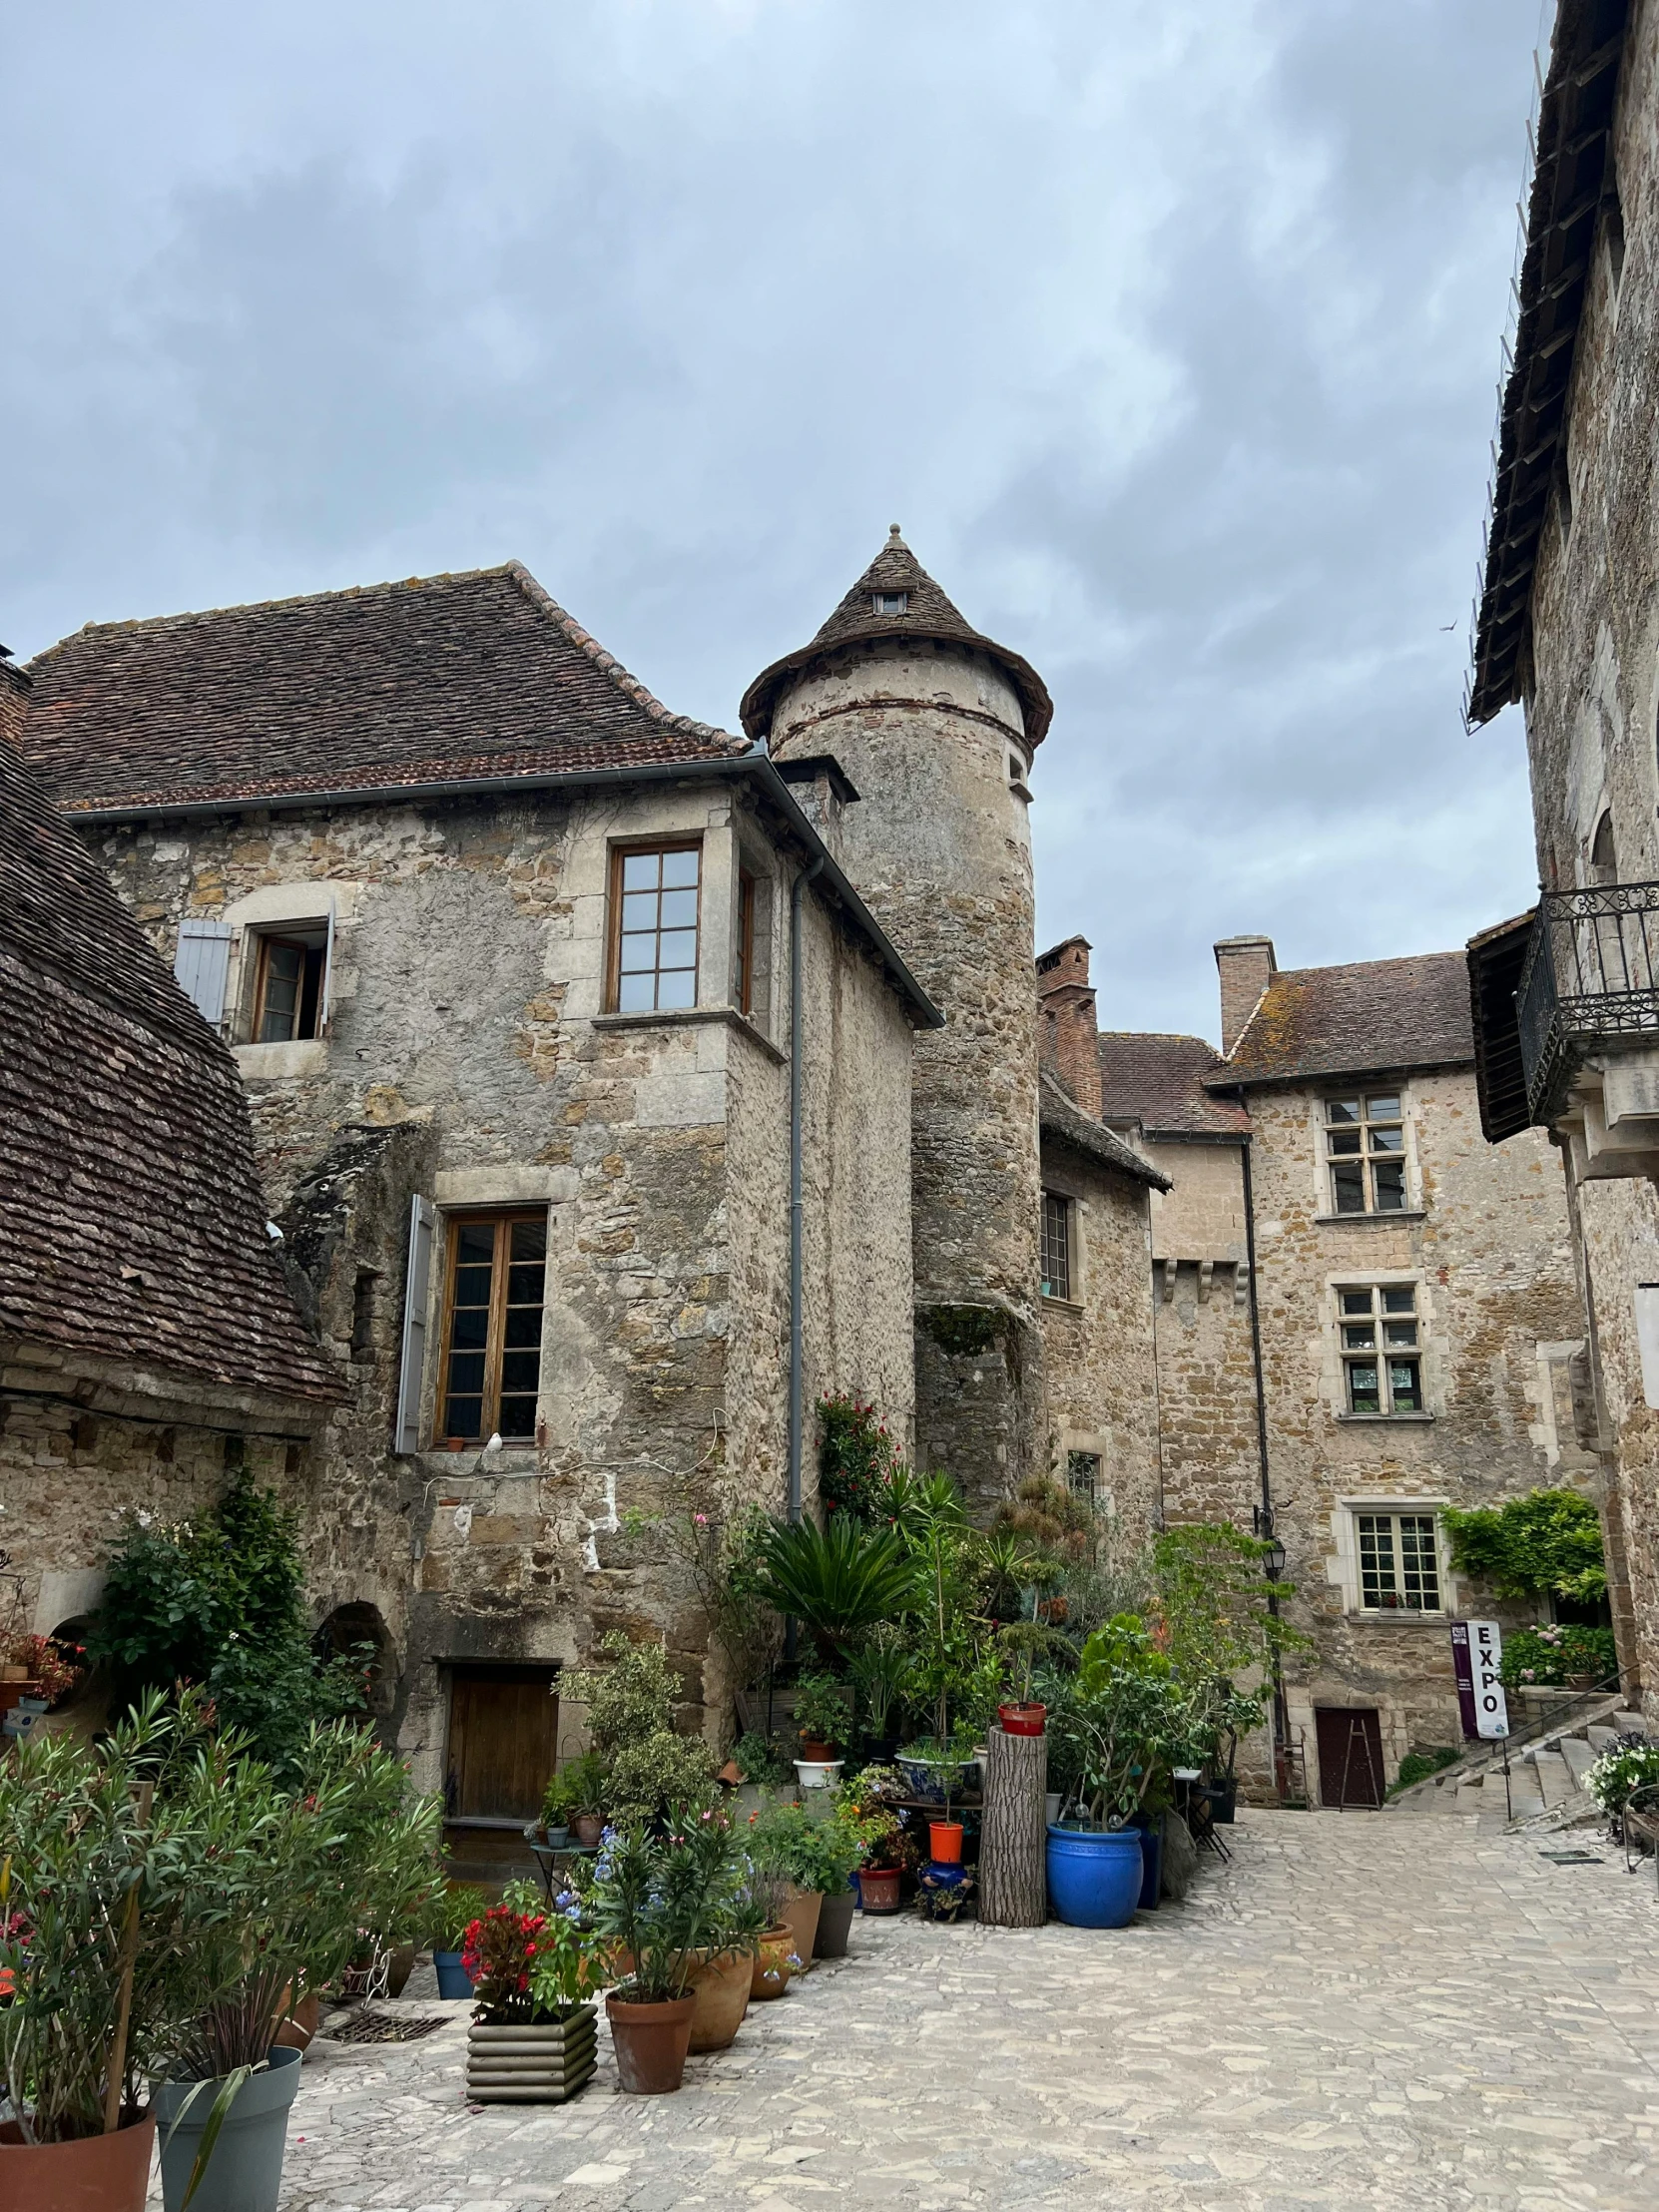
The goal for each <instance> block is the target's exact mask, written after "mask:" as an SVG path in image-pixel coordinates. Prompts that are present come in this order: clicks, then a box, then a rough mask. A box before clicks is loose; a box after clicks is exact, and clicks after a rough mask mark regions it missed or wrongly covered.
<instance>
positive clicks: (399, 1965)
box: [386, 1943, 415, 1997]
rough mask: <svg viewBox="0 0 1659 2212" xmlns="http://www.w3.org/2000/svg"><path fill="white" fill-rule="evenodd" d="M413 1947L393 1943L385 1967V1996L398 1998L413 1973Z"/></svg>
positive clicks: (411, 1944) (410, 1944) (408, 1944)
mask: <svg viewBox="0 0 1659 2212" xmlns="http://www.w3.org/2000/svg"><path fill="white" fill-rule="evenodd" d="M414 1962H415V1947H414V1945H413V1943H394V1944H393V1945H392V1948H391V1957H390V1959H389V1961H388V1963H387V1966H386V1994H387V1996H388V1997H400V1996H401V1995H402V1994H403V1991H404V1989H405V1988H406V1987H407V1986H408V1980H409V1976H410V1974H412V1973H413V1972H414Z"/></svg>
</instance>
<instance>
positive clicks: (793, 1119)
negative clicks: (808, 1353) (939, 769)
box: [790, 855, 824, 1627]
mask: <svg viewBox="0 0 1659 2212" xmlns="http://www.w3.org/2000/svg"><path fill="white" fill-rule="evenodd" d="M823 865H824V860H823V857H822V855H821V856H820V857H819V858H818V859H816V860H815V861H814V862H813V863H812V865H811V867H808V868H804V869H803V870H802V871H801V873H800V874H799V875H797V877H796V879H795V881H794V883H793V884H792V885H791V887H790V1519H791V1520H792V1521H798V1520H799V1519H800V1518H801V1432H802V1423H803V1413H804V1408H803V1406H802V1402H801V1383H802V1375H801V1370H802V1341H803V1335H804V1321H803V1315H802V1295H801V1247H802V1213H803V1202H802V1196H801V896H802V893H803V892H804V891H805V889H806V888H807V885H808V884H809V883H810V882H811V881H812V880H813V878H814V876H816V875H817V874H818V872H819V870H820V869H821V868H822V867H823ZM791 1626H792V1627H793V1626H794V1623H793V1622H792V1623H791Z"/></svg>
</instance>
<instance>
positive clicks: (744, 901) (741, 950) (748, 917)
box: [738, 867, 755, 1014]
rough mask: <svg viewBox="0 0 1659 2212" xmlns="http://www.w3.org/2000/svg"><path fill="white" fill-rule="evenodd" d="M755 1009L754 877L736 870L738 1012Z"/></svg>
mask: <svg viewBox="0 0 1659 2212" xmlns="http://www.w3.org/2000/svg"><path fill="white" fill-rule="evenodd" d="M754 1011H755V878H754V876H753V875H751V874H750V872H749V870H748V868H746V867H745V868H739V870H738V1012H739V1013H740V1014H752V1013H753V1012H754Z"/></svg>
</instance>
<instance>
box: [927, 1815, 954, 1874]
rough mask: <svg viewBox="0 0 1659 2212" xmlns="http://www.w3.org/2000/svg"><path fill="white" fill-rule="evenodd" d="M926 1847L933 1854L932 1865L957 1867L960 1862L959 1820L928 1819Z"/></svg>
mask: <svg viewBox="0 0 1659 2212" xmlns="http://www.w3.org/2000/svg"><path fill="white" fill-rule="evenodd" d="M927 1848H928V1850H929V1851H930V1852H931V1853H932V1855H933V1864H934V1866H936V1867H959V1866H960V1865H961V1863H962V1824H961V1822H960V1821H929V1822H928V1824H927Z"/></svg>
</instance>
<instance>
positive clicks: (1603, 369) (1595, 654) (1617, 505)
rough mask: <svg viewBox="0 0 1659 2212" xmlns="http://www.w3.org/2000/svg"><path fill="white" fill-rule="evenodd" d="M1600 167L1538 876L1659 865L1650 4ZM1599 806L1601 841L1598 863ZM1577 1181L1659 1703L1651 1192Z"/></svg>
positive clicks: (1539, 749)
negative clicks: (1604, 199)
mask: <svg viewBox="0 0 1659 2212" xmlns="http://www.w3.org/2000/svg"><path fill="white" fill-rule="evenodd" d="M1609 178H1610V180H1611V181H1613V182H1614V183H1615V184H1616V189H1617V193H1618V196H1619V202H1620V205H1621V208H1622V218H1623V264H1622V273H1621V274H1618V275H1617V276H1616V275H1615V267H1614V259H1613V254H1612V252H1611V249H1610V232H1609V227H1608V225H1607V223H1605V222H1603V224H1602V225H1601V226H1600V227H1599V229H1598V233H1597V236H1596V239H1595V241H1594V245H1593V248H1592V268H1591V273H1590V277H1589V280H1588V283H1587V286H1586V294H1585V303H1584V312H1583V316H1582V319H1581V322H1580V326H1579V333H1578V338H1577V343H1576V347H1575V353H1574V364H1573V380H1572V387H1571V392H1570V396H1569V413H1568V435H1567V441H1566V467H1565V476H1566V489H1567V491H1568V493H1569V495H1570V496H1569V497H1568V498H1563V497H1562V495H1561V487H1560V486H1559V485H1558V487H1557V492H1556V496H1555V498H1554V500H1553V501H1552V503H1551V512H1550V513H1549V514H1548V515H1547V516H1546V518H1545V521H1544V525H1543V529H1542V533H1541V535H1540V538H1539V542H1538V559H1537V567H1536V573H1535V581H1534V586H1533V596H1532V607H1531V637H1530V650H1529V651H1527V650H1526V649H1524V648H1523V670H1524V702H1525V709H1526V734H1527V752H1528V757H1529V761H1530V766H1531V774H1532V797H1533V818H1534V824H1535V829H1536V835H1537V854H1538V872H1539V877H1540V880H1541V881H1542V882H1543V883H1544V885H1545V886H1546V887H1548V888H1551V889H1564V890H1565V889H1572V888H1574V887H1576V886H1579V885H1582V884H1585V883H1588V882H1591V881H1593V880H1595V879H1596V876H1597V875H1600V874H1606V875H1613V874H1616V876H1617V878H1618V880H1620V881H1623V882H1627V883H1650V882H1652V881H1654V880H1655V879H1659V814H1656V808H1659V763H1656V757H1655V750H1654V730H1655V725H1656V702H1659V543H1656V540H1655V534H1654V527H1653V517H1654V511H1655V501H1656V493H1659V483H1656V472H1659V446H1656V443H1655V438H1654V430H1653V425H1654V421H1655V419H1656V415H1659V18H1656V17H1655V15H1654V13H1653V11H1652V10H1651V9H1641V10H1636V11H1633V21H1632V25H1631V28H1630V31H1629V33H1628V36H1627V39H1626V44H1625V52H1624V61H1623V65H1622V71H1621V81H1620V87H1619V98H1618V105H1617V109H1616V112H1615V117H1614V128H1613V138H1612V162H1611V166H1610V170H1609ZM1603 816H1607V817H1608V818H1610V827H1611V832H1612V836H1611V851H1610V853H1604V854H1603V855H1602V856H1601V858H1600V862H1599V864H1598V865H1597V868H1596V874H1592V861H1591V846H1592V843H1593V841H1594V838H1595V834H1596V829H1597V825H1598V824H1599V823H1600V822H1601V821H1602V818H1603ZM1648 927H1649V929H1650V931H1651V928H1652V920H1651V917H1649V922H1648ZM1520 1141H1521V1140H1520V1139H1513V1140H1511V1142H1512V1143H1518V1142H1520ZM1508 1150H1509V1146H1508V1145H1504V1146H1502V1147H1501V1148H1500V1151H1503V1152H1506V1151H1508ZM1574 1196H1575V1204H1576V1209H1577V1214H1578V1218H1579V1220H1580V1221H1581V1223H1582V1243H1581V1246H1580V1249H1579V1254H1578V1257H1579V1262H1580V1266H1581V1269H1582V1272H1583V1278H1584V1288H1585V1295H1586V1299H1587V1303H1588V1307H1589V1312H1590V1319H1591V1325H1592V1332H1593V1335H1592V1343H1593V1348H1594V1355H1595V1389H1596V1395H1597V1399H1598V1403H1599V1407H1600V1418H1601V1423H1602V1428H1603V1432H1604V1435H1605V1438H1606V1442H1607V1447H1608V1453H1609V1470H1610V1471H1609V1479H1608V1495H1607V1500H1606V1503H1605V1505H1604V1518H1605V1520H1606V1523H1607V1534H1608V1548H1609V1558H1610V1563H1611V1564H1612V1566H1613V1567H1614V1570H1615V1573H1616V1575H1617V1576H1618V1580H1617V1582H1616V1585H1615V1590H1614V1599H1615V1619H1616V1623H1617V1626H1618V1627H1619V1630H1620V1657H1621V1661H1622V1663H1623V1665H1624V1668H1625V1671H1626V1681H1627V1688H1636V1687H1639V1690H1640V1694H1641V1697H1642V1702H1643V1704H1644V1706H1645V1708H1646V1709H1647V1710H1648V1711H1649V1712H1650V1713H1651V1714H1653V1715H1655V1716H1659V1410H1655V1409H1654V1408H1653V1407H1651V1406H1649V1405H1648V1404H1647V1402H1646V1395H1645V1392H1644V1388H1643V1383H1642V1373H1641V1361H1640V1354H1639V1350H1638V1347H1637V1343H1636V1329H1635V1299H1636V1286H1637V1285H1638V1284H1639V1283H1642V1282H1647V1281H1652V1280H1654V1279H1655V1277H1656V1276H1659V1267H1656V1265H1655V1262H1656V1260H1659V1199H1656V1197H1655V1192H1654V1187H1653V1184H1652V1181H1651V1180H1650V1179H1649V1178H1648V1177H1647V1176H1644V1175H1638V1176H1635V1177H1633V1178H1632V1179H1630V1180H1628V1181H1608V1182H1601V1181H1595V1182H1586V1183H1584V1184H1582V1185H1581V1186H1580V1187H1579V1189H1578V1190H1577V1192H1576V1193H1575V1194H1574ZM1626 1577H1627V1579H1626Z"/></svg>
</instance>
